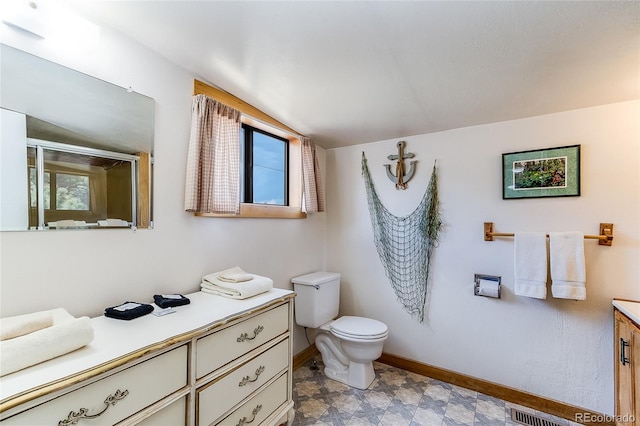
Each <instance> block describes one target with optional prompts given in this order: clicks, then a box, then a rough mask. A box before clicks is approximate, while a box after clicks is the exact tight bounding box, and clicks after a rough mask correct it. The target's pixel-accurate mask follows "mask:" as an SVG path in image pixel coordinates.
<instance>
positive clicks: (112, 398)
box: [58, 389, 129, 426]
mask: <svg viewBox="0 0 640 426" xmlns="http://www.w3.org/2000/svg"><path fill="white" fill-rule="evenodd" d="M127 395H129V391H128V390H126V389H125V390H124V391H121V390H120V389H118V390H117V391H116V392H115V393H114V394H113V395H109V396H108V397H107V398H106V399H105V400H104V408H103V409H102V411H100V412H99V413H96V414H89V409H88V408H81V409H80V410H78V412H75V411H72V412H70V413H69V415H68V416H67V418H66V419H64V420H60V421H59V422H58V426H67V425H75V424H78V422H79V421H80V420H82V419H95V418H96V417H100V416H101V415H103V414H104V413H105V411H107V409H108V408H109V406H111V405H116V403H117V402H118V401H120V400H121V399H124V397H125V396H127Z"/></svg>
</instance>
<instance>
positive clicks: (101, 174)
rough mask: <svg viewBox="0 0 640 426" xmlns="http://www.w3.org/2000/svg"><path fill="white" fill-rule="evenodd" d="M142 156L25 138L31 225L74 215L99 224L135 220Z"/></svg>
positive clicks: (41, 224) (76, 217)
mask: <svg viewBox="0 0 640 426" xmlns="http://www.w3.org/2000/svg"><path fill="white" fill-rule="evenodd" d="M139 161H140V157H139V156H136V155H131V154H124V153H118V152H111V151H104V150H100V149H96V148H88V147H82V146H76V145H68V144H62V143H58V142H51V141H44V140H39V139H31V138H29V139H27V167H28V168H29V170H28V179H29V182H28V183H29V191H28V197H29V204H28V205H29V226H30V227H32V228H44V227H45V226H56V227H57V225H49V224H50V223H56V222H58V221H61V220H73V221H76V222H85V224H83V226H85V225H86V226H96V227H97V226H106V225H103V224H102V223H101V222H105V221H108V220H109V219H118V220H120V221H121V222H122V221H123V222H126V223H130V224H132V226H136V223H137V210H136V207H137V206H136V200H137V195H138V194H137V191H136V189H137V186H136V183H137V182H136V181H137V180H138V179H137V166H138V164H139ZM40 203H41V204H40ZM107 225H108V226H111V225H109V223H108V222H107Z"/></svg>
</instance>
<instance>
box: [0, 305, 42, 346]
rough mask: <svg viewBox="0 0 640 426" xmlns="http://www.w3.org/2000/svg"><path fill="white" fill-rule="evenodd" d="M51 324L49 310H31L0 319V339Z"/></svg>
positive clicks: (40, 328)
mask: <svg viewBox="0 0 640 426" xmlns="http://www.w3.org/2000/svg"><path fill="white" fill-rule="evenodd" d="M52 325H53V315H52V314H51V311H41V312H33V313H31V314H25V315H18V316H15V317H7V318H2V319H0V340H8V339H13V338H14V337H20V336H24V335H25V334H29V333H33V332H34V331H38V330H42V329H43V328H47V327H51V326H52Z"/></svg>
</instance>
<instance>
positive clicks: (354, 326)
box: [329, 316, 389, 341]
mask: <svg viewBox="0 0 640 426" xmlns="http://www.w3.org/2000/svg"><path fill="white" fill-rule="evenodd" d="M329 328H330V330H331V333H332V334H334V335H335V336H336V337H339V338H341V339H345V340H351V341H377V340H383V339H386V338H387V336H388V334H389V330H388V328H387V325H386V324H385V323H383V322H380V321H378V320H374V319H372V318H364V317H355V316H344V317H340V318H338V319H337V320H335V321H333V322H332V323H331V324H330V325H329Z"/></svg>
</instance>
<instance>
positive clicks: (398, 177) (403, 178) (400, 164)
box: [384, 141, 418, 189]
mask: <svg viewBox="0 0 640 426" xmlns="http://www.w3.org/2000/svg"><path fill="white" fill-rule="evenodd" d="M405 145H406V142H405V141H400V142H398V143H397V144H396V146H397V147H398V155H389V156H388V157H387V158H388V159H389V160H391V161H393V160H397V163H396V174H395V175H394V174H393V173H391V164H384V167H385V169H386V170H387V177H388V178H389V179H390V180H391V182H395V184H396V189H407V182H409V181H410V180H411V178H412V177H413V174H414V173H415V172H416V163H417V162H418V161H417V160H413V161H411V162H409V172H408V173H405V168H404V160H405V159H406V158H413V157H415V156H416V155H415V154H414V153H412V152H407V153H406V154H405V152H404V147H405Z"/></svg>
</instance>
